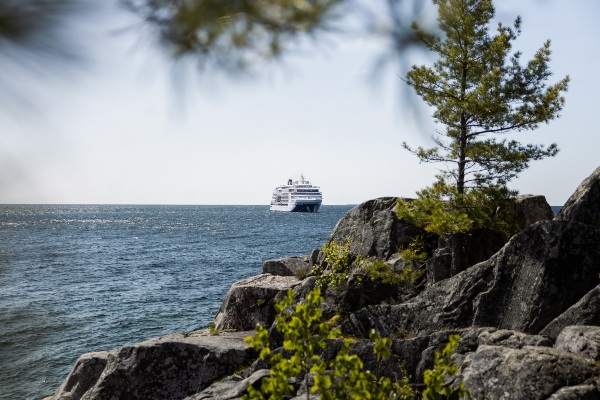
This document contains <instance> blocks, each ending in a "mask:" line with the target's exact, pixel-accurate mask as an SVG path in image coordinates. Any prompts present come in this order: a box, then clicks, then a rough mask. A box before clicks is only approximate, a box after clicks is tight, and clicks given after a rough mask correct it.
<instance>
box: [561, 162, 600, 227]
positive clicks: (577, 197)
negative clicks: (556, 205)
mask: <svg viewBox="0 0 600 400" xmlns="http://www.w3.org/2000/svg"><path fill="white" fill-rule="evenodd" d="M556 219H557V220H561V221H570V222H579V223H582V224H591V225H594V226H597V227H600V167H598V168H596V170H595V171H594V172H593V173H592V175H590V176H589V177H587V178H586V179H585V180H584V181H583V182H582V183H581V185H579V187H578V188H577V189H576V190H575V193H573V194H572V195H571V197H569V200H567V202H566V203H565V205H564V206H563V207H562V208H561V209H560V211H559V212H558V215H557V216H556Z"/></svg>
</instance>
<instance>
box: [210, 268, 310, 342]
mask: <svg viewBox="0 0 600 400" xmlns="http://www.w3.org/2000/svg"><path fill="white" fill-rule="evenodd" d="M300 284H301V281H300V280H299V279H297V278H296V277H293V276H275V275H271V274H262V275H258V276H253V277H251V278H248V279H244V280H242V281H239V282H236V283H234V284H233V285H232V286H231V289H229V292H228V293H227V295H226V296H225V300H224V301H223V304H222V305H221V308H220V309H219V312H218V313H217V316H216V318H215V322H214V324H215V328H216V329H217V330H238V331H244V330H251V329H254V328H256V324H261V325H263V326H270V325H271V324H272V323H273V321H274V320H275V302H276V301H277V299H279V298H281V297H282V296H283V295H285V294H286V293H287V291H288V290H290V289H294V288H295V287H296V286H298V285H300Z"/></svg>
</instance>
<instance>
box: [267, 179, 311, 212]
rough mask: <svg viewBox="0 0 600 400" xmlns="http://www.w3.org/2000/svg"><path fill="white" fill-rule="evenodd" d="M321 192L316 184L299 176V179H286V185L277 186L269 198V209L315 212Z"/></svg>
mask: <svg viewBox="0 0 600 400" xmlns="http://www.w3.org/2000/svg"><path fill="white" fill-rule="evenodd" d="M322 201H323V194H322V193H321V189H320V188H319V187H318V186H313V185H311V183H310V181H307V180H305V179H304V175H301V176H300V180H299V181H292V180H291V179H289V180H288V183H287V185H281V186H277V187H276V188H275V190H274V191H273V197H272V198H271V211H288V212H317V211H319V207H321V202H322Z"/></svg>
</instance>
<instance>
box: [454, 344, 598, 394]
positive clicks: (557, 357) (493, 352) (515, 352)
mask: <svg viewBox="0 0 600 400" xmlns="http://www.w3.org/2000/svg"><path fill="white" fill-rule="evenodd" d="M599 373H600V369H599V368H598V367H597V366H596V365H595V363H594V362H592V361H590V360H586V359H584V358H581V357H578V356H576V355H574V354H571V353H567V352H564V351H560V350H556V349H552V348H547V347H530V346H527V347H524V348H522V349H512V348H508V347H502V346H487V345H482V346H479V347H478V348H477V351H475V352H474V353H473V354H469V355H468V356H467V357H466V358H465V360H464V361H463V363H462V366H461V374H462V380H463V381H464V383H465V387H466V389H467V390H468V391H469V393H470V394H471V396H472V397H473V398H474V399H531V400H536V399H539V400H543V399H547V398H548V397H549V396H550V395H552V394H554V393H556V392H557V391H558V390H559V389H561V388H565V387H569V386H572V385H574V384H575V385H576V384H581V383H584V382H586V381H587V380H588V379H590V378H593V377H595V376H597V375H598V374H599ZM594 392H595V395H596V396H597V395H598V394H600V392H598V391H597V390H594Z"/></svg>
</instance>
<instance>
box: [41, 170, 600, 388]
mask: <svg viewBox="0 0 600 400" xmlns="http://www.w3.org/2000/svg"><path fill="white" fill-rule="evenodd" d="M395 203H396V199H395V198H382V199H376V200H370V201H368V202H366V203H363V204H361V205H359V206H357V207H355V208H354V209H352V210H351V211H350V212H349V213H348V214H347V215H346V216H345V217H344V218H342V219H341V220H340V222H339V223H338V225H337V226H336V228H335V229H334V231H333V232H332V234H331V236H330V238H329V240H328V242H332V241H335V242H338V243H339V242H343V241H346V240H348V241H349V249H350V253H351V254H352V256H358V255H361V256H363V257H367V256H368V257H374V258H377V259H380V260H383V261H384V262H386V263H387V264H388V265H389V266H390V267H391V268H393V270H395V271H402V270H403V268H406V266H407V265H410V266H411V268H414V269H416V270H419V269H422V270H423V271H424V273H423V275H422V277H421V278H419V279H416V280H415V282H413V284H412V286H411V287H410V289H406V288H403V289H402V290H399V289H398V288H390V287H384V286H377V284H376V283H371V284H364V285H357V284H356V282H358V281H360V279H357V277H358V276H360V273H361V272H360V270H359V269H358V267H353V269H352V270H351V271H350V273H349V276H348V280H347V282H345V283H344V284H343V285H342V287H341V288H340V289H338V290H325V291H324V292H323V295H324V297H325V299H326V302H325V303H324V304H323V308H324V312H325V315H327V316H328V317H329V316H332V315H334V314H335V313H338V312H339V309H340V308H342V309H343V310H344V312H343V313H342V318H341V319H340V324H339V327H340V328H341V330H342V332H343V333H344V334H346V335H351V336H353V337H356V338H358V340H357V341H356V342H355V343H353V344H352V351H353V352H354V353H356V354H358V355H359V356H360V357H361V359H362V360H363V362H364V363H365V369H369V370H371V371H374V372H375V373H376V374H381V375H388V376H389V375H393V374H395V373H398V372H399V371H397V369H398V368H399V367H398V365H397V364H396V363H382V362H378V361H377V360H376V359H375V357H374V355H373V351H372V343H371V342H370V341H369V340H368V339H367V337H368V332H369V331H370V330H371V329H372V328H374V329H376V330H377V331H378V332H379V333H380V334H381V335H383V336H387V337H390V338H391V339H392V347H391V350H392V353H393V355H394V356H395V358H396V359H397V360H400V361H401V363H402V366H403V369H404V370H405V371H406V372H407V373H408V374H409V375H410V376H411V377H412V381H413V385H414V386H415V387H416V388H417V389H418V388H419V387H420V386H419V385H420V384H421V383H422V376H423V372H424V371H425V370H426V369H428V368H431V367H432V365H433V359H434V355H435V353H436V352H438V351H440V350H441V349H442V348H443V347H444V345H445V343H446V342H447V340H448V336H449V335H450V334H453V333H457V334H459V335H460V336H461V339H460V342H459V347H458V349H457V351H456V353H455V354H454V356H453V361H454V362H455V363H456V364H457V365H458V366H459V376H458V379H460V380H462V381H463V382H464V383H465V386H466V389H467V390H468V391H469V392H470V393H471V396H472V398H474V399H555V400H558V399H597V398H600V168H598V169H596V171H594V173H593V174H592V175H591V176H590V177H589V178H587V179H586V180H585V181H584V182H583V183H582V184H581V185H580V186H579V188H578V189H577V190H576V191H575V193H574V194H573V196H572V197H571V198H570V199H569V200H568V201H567V203H566V204H565V206H564V207H563V208H562V210H561V211H560V213H559V214H558V215H557V216H556V218H554V219H553V216H552V213H551V210H550V207H549V206H548V204H547V203H546V201H545V199H544V198H543V197H542V196H523V197H520V199H519V200H518V201H517V203H516V204H515V215H516V217H517V218H518V221H519V224H520V226H521V228H522V231H521V232H519V233H518V234H516V235H515V236H513V237H512V238H510V239H509V240H505V239H503V238H501V237H499V236H498V235H497V233H495V232H477V233H471V235H469V236H468V237H467V240H466V241H465V248H466V250H467V252H468V253H469V262H468V268H467V269H466V270H464V271H462V272H460V273H456V274H453V273H452V271H450V260H451V257H452V254H451V248H449V247H447V246H446V243H448V238H447V237H446V238H444V237H440V238H438V239H437V248H435V249H434V251H433V252H432V254H433V256H432V257H431V258H430V259H429V260H428V261H426V262H421V263H418V262H416V263H413V264H409V263H407V262H405V261H404V260H402V258H401V256H400V255H399V254H398V251H399V249H400V248H402V246H404V245H406V244H407V243H409V242H410V240H411V239H412V238H413V237H414V235H417V234H418V233H419V232H418V230H417V229H416V228H415V227H413V226H410V225H409V224H407V223H406V222H404V221H402V220H399V219H398V218H397V217H396V215H395V212H394V206H395ZM324 258H325V257H324V254H323V252H321V251H318V250H316V251H314V252H313V254H311V255H310V256H302V257H292V258H289V259H279V260H269V261H267V262H265V264H264V266H263V272H264V273H263V274H261V275H259V276H256V277H251V278H248V279H245V280H243V281H240V282H237V283H235V284H234V285H233V286H232V288H231V290H230V291H229V293H228V295H227V296H226V298H225V299H224V301H223V305H222V306H221V309H220V310H219V313H218V315H217V316H216V319H215V329H212V330H204V331H198V332H191V333H188V334H173V335H169V336H166V337H162V338H157V339H150V340H148V341H145V342H142V343H138V344H136V345H133V346H126V347H123V348H121V349H115V350H110V351H106V352H99V353H90V354H85V355H82V356H81V357H80V359H79V360H78V361H77V363H76V364H75V366H74V367H73V370H72V371H71V373H70V374H69V375H68V376H67V378H66V379H65V381H64V383H63V385H62V386H61V387H60V388H59V389H58V391H57V392H56V394H55V395H54V396H51V397H49V398H48V399H47V400H50V399H52V400H65V399H70V400H76V399H87V400H95V399H188V400H191V399H195V400H200V399H237V398H240V397H241V396H242V395H243V394H244V392H245V389H246V387H248V385H256V384H258V383H259V382H260V380H261V379H263V378H264V377H265V376H268V374H269V371H268V368H269V366H268V364H267V363H265V362H262V361H260V360H257V354H255V353H254V352H253V351H251V350H248V349H247V347H246V344H245V343H244V341H243V338H244V337H245V336H247V335H251V334H252V333H253V331H252V329H253V328H254V327H255V325H256V323H260V324H262V325H263V326H266V327H271V326H272V325H273V322H274V317H275V309H274V304H275V302H276V301H277V299H279V298H281V297H282V296H283V295H284V294H285V293H286V292H287V291H288V290H290V289H293V290H294V291H295V299H296V300H300V299H302V298H303V297H304V295H305V294H306V293H308V292H309V291H310V290H311V289H313V288H314V287H315V277H314V276H311V274H308V275H307V276H305V275H306V272H307V271H310V270H311V268H312V267H313V266H315V265H319V266H321V267H323V268H324V269H325V270H327V266H326V265H323V263H324ZM271 331H274V330H273V329H272V330H271ZM361 338H363V339H361ZM273 342H277V337H276V335H273V338H272V343H273ZM272 347H274V346H272ZM326 353H327V352H326ZM330 356H331V355H330V354H329V355H328V353H327V354H323V355H322V357H324V358H327V357H330ZM297 390H298V393H297V394H296V395H297V396H298V395H299V394H300V393H302V390H305V389H302V388H301V387H300V385H298V388H297Z"/></svg>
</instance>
